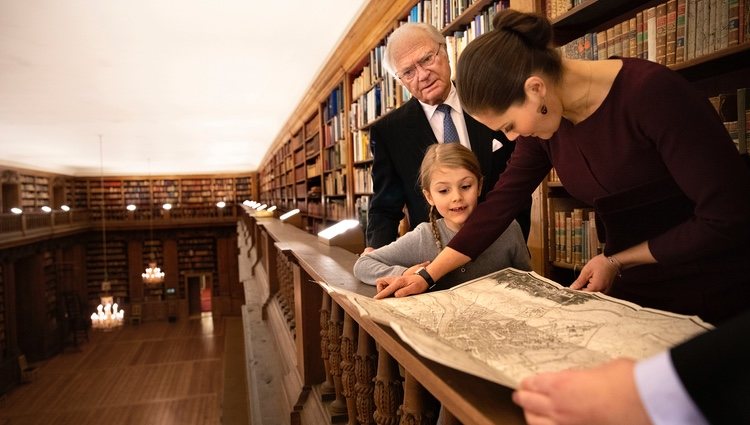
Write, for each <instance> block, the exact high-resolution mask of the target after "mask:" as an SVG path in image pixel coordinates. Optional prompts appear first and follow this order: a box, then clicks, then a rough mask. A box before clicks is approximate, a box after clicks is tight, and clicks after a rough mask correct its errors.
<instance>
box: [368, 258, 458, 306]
mask: <svg viewBox="0 0 750 425" xmlns="http://www.w3.org/2000/svg"><path fill="white" fill-rule="evenodd" d="M469 261H471V258H469V257H467V256H465V255H463V254H461V253H460V252H458V251H456V250H455V249H452V248H445V249H443V250H442V251H440V254H438V256H437V257H435V259H434V260H433V261H432V262H431V263H430V264H428V265H427V267H425V269H426V270H427V273H429V274H430V276H432V280H434V281H436V282H437V280H438V279H440V278H441V277H443V276H445V275H446V274H448V272H450V271H451V270H453V269H455V268H456V267H458V266H460V265H463V264H466V263H468V262H469ZM376 284H377V289H378V293H377V294H376V295H375V298H376V299H381V298H385V297H389V296H391V295H393V296H396V297H405V296H407V295H415V294H421V293H422V292H425V291H426V290H427V282H425V280H424V279H423V278H422V277H421V276H419V275H416V274H412V275H404V276H389V277H385V278H380V279H378V280H377V281H376Z"/></svg>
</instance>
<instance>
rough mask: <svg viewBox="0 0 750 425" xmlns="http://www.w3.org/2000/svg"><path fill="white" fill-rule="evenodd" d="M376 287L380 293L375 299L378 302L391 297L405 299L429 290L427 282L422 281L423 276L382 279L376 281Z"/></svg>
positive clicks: (411, 275)
mask: <svg viewBox="0 0 750 425" xmlns="http://www.w3.org/2000/svg"><path fill="white" fill-rule="evenodd" d="M375 285H376V287H377V289H378V293H377V294H375V297H374V298H375V299H376V300H379V299H382V298H385V297H388V296H391V295H393V296H395V297H405V296H407V295H415V294H421V293H422V292H425V291H426V290H427V282H425V281H424V279H422V276H419V275H416V274H409V275H403V276H388V277H381V278H380V279H378V280H376V281H375Z"/></svg>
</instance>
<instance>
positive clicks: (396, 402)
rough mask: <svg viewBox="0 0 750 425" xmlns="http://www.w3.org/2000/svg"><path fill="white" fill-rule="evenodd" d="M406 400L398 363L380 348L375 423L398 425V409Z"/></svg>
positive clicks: (376, 380)
mask: <svg viewBox="0 0 750 425" xmlns="http://www.w3.org/2000/svg"><path fill="white" fill-rule="evenodd" d="M403 399H404V388H403V386H402V384H401V375H399V373H398V363H396V361H395V360H393V358H392V357H391V355H390V354H388V352H387V351H385V350H384V349H383V347H378V374H377V376H376V377H375V414H374V418H375V423H376V424H378V425H396V424H397V423H398V416H399V413H398V408H399V406H400V405H401V402H402V401H403Z"/></svg>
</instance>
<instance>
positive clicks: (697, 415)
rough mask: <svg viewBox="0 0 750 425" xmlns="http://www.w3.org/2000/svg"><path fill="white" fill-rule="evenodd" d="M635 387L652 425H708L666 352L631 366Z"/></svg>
mask: <svg viewBox="0 0 750 425" xmlns="http://www.w3.org/2000/svg"><path fill="white" fill-rule="evenodd" d="M634 374H635V386H636V388H638V395H639V396H640V397H641V402H642V403H643V406H644V407H645V408H646V413H648V416H649V418H651V422H653V424H654V425H708V421H707V420H706V418H705V417H703V414H702V413H701V411H700V410H699V409H698V407H697V406H696V405H695V403H694V402H693V399H691V398H690V395H689V394H688V393H687V391H686V390H685V387H683V385H682V381H680V378H679V377H678V376H677V372H676V371H675V369H674V366H673V365H672V357H671V356H670V355H669V351H662V352H661V353H659V354H657V355H655V356H652V357H649V358H647V359H644V360H641V361H639V362H637V363H636V364H635V370H634Z"/></svg>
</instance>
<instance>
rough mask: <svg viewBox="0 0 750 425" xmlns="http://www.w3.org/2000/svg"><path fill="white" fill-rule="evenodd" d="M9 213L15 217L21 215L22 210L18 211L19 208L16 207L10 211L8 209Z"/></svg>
mask: <svg viewBox="0 0 750 425" xmlns="http://www.w3.org/2000/svg"><path fill="white" fill-rule="evenodd" d="M10 212H12V213H13V214H16V215H18V214H23V210H22V209H20V208H18V207H13V208H11V209H10Z"/></svg>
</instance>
